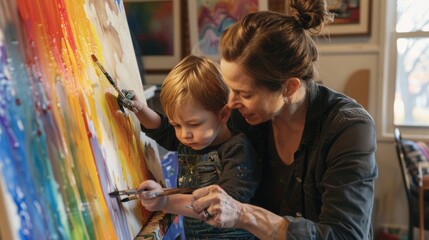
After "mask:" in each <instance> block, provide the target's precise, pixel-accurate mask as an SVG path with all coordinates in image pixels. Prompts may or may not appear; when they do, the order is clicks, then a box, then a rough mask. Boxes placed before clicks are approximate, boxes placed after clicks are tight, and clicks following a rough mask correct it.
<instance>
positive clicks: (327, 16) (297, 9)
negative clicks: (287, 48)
mask: <svg viewBox="0 0 429 240" xmlns="http://www.w3.org/2000/svg"><path fill="white" fill-rule="evenodd" d="M290 14H291V16H292V17H294V18H295V20H296V21H297V23H298V24H299V25H300V26H302V28H303V29H305V30H309V29H318V28H320V27H322V25H323V24H325V23H327V22H329V21H331V20H332V19H333V15H332V13H329V12H328V10H327V9H326V3H325V1H324V0H291V1H290Z"/></svg>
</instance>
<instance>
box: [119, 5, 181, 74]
mask: <svg viewBox="0 0 429 240" xmlns="http://www.w3.org/2000/svg"><path fill="white" fill-rule="evenodd" d="M124 7H125V12H126V15H127V20H128V25H129V28H130V32H131V37H132V38H133V42H134V44H133V45H134V49H135V51H136V54H137V55H140V56H141V57H142V58H143V65H144V69H145V71H146V73H149V74H151V73H167V72H169V71H170V70H171V69H172V68H173V67H174V66H175V65H176V64H177V62H179V61H180V59H181V57H182V49H181V29H180V22H181V19H180V4H179V0H124Z"/></svg>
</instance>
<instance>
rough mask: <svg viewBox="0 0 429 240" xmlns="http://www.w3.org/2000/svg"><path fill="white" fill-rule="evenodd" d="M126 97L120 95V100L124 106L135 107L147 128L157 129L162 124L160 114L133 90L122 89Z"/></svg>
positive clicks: (140, 119)
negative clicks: (142, 100)
mask: <svg viewBox="0 0 429 240" xmlns="http://www.w3.org/2000/svg"><path fill="white" fill-rule="evenodd" d="M122 92H123V93H124V95H125V97H126V99H123V98H121V97H118V102H119V104H121V105H122V106H124V107H126V108H128V109H130V110H131V111H132V108H133V107H135V108H136V109H137V110H138V112H135V115H136V116H137V118H138V120H139V121H140V123H141V124H142V125H143V126H144V127H145V128H147V129H156V128H159V127H160V126H161V118H160V116H159V115H158V114H157V113H156V112H155V111H154V110H152V109H150V108H149V107H148V106H147V105H146V104H144V103H142V102H141V101H140V100H139V99H138V98H137V95H136V93H135V92H134V91H133V90H122Z"/></svg>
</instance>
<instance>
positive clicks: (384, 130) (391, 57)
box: [377, 0, 429, 140]
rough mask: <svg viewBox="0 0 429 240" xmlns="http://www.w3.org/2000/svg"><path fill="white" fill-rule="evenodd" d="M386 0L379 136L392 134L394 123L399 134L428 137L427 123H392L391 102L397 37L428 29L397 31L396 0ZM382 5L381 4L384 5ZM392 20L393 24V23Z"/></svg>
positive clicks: (394, 77)
mask: <svg viewBox="0 0 429 240" xmlns="http://www.w3.org/2000/svg"><path fill="white" fill-rule="evenodd" d="M397 1H400V0H395V1H389V0H385V1H382V4H381V5H382V6H381V9H385V14H384V16H385V17H384V19H381V21H382V22H381V24H380V25H381V29H384V31H383V32H382V33H383V34H381V39H380V42H381V45H382V55H381V57H380V59H381V64H380V66H381V70H382V71H381V72H382V74H381V75H382V79H383V81H382V86H381V88H380V89H381V93H382V94H380V96H381V100H380V102H381V104H380V106H381V111H378V116H377V117H378V119H380V126H381V129H379V131H381V132H379V134H380V135H379V136H381V137H382V138H386V137H388V138H391V137H392V136H393V130H394V128H395V127H398V128H400V129H401V132H402V135H404V137H406V138H410V139H415V140H427V139H428V136H429V126H411V125H394V122H393V116H394V110H393V103H394V98H395V90H396V68H397V63H396V62H397V54H396V53H397V48H396V41H397V39H398V38H404V37H427V38H429V32H423V31H419V32H406V33H404V32H396V2H397ZM383 5H384V6H383ZM392 23H395V24H392Z"/></svg>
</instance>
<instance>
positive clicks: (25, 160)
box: [0, 0, 150, 239]
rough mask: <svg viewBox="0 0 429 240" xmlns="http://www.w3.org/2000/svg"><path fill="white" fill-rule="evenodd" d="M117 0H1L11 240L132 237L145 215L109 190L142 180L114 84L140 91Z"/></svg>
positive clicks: (2, 184) (2, 123)
mask: <svg viewBox="0 0 429 240" xmlns="http://www.w3.org/2000/svg"><path fill="white" fill-rule="evenodd" d="M123 9H124V8H123V5H122V2H121V1H118V0H106V1H98V0H87V1H85V0H44V1H34V0H16V1H15V0H0V173H1V176H0V212H1V219H0V224H1V226H2V227H1V232H2V234H3V236H4V235H6V236H9V237H12V238H15V239H131V238H133V237H134V236H135V235H136V234H137V233H138V231H139V230H140V228H141V226H142V225H143V224H144V223H145V221H146V220H147V219H148V217H149V215H150V213H149V212H147V211H146V210H144V209H143V208H142V207H140V205H139V204H138V201H134V203H132V202H128V203H124V204H122V203H121V202H120V201H119V200H118V199H116V198H111V197H110V196H109V195H108V193H109V192H111V191H114V190H116V189H127V188H134V187H136V186H138V185H139V183H140V182H141V181H143V180H145V179H147V178H148V176H149V173H148V171H147V167H146V165H145V154H144V152H145V149H144V145H143V143H142V141H141V140H140V130H139V125H138V121H137V119H136V118H135V117H134V115H132V114H130V115H123V114H118V113H117V110H118V105H117V103H116V97H115V95H114V94H115V91H114V89H113V88H112V87H111V86H110V84H109V82H108V81H107V80H106V79H105V78H104V75H103V74H102V73H101V72H99V70H98V69H97V68H96V66H95V65H94V63H93V62H92V60H91V54H95V55H96V56H97V57H98V59H99V60H100V62H101V63H103V65H104V66H105V67H106V70H107V71H109V73H110V74H111V75H112V76H113V78H114V79H116V81H117V82H118V83H119V85H120V87H122V88H127V89H135V90H136V92H137V94H138V95H139V97H140V99H144V94H143V88H142V85H141V82H140V76H139V73H138V68H137V63H136V62H135V57H134V51H133V49H132V43H131V38H130V34H129V30H128V27H127V22H126V17H125V13H124V10H123Z"/></svg>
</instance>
